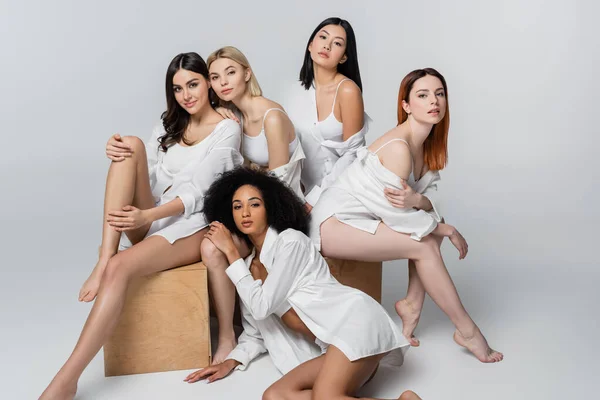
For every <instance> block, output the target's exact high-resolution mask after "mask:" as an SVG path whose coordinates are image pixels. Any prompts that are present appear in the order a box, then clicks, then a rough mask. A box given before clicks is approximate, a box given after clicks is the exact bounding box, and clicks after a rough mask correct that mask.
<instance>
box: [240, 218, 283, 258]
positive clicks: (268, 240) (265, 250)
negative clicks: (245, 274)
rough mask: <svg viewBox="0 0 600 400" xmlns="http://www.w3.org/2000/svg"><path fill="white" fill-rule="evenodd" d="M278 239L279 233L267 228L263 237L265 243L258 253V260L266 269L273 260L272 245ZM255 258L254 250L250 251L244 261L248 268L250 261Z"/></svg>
mask: <svg viewBox="0 0 600 400" xmlns="http://www.w3.org/2000/svg"><path fill="white" fill-rule="evenodd" d="M278 237H279V233H277V231H276V230H275V228H273V227H271V226H269V228H267V234H266V236H265V241H264V242H263V246H262V250H261V252H260V257H259V260H260V262H261V263H262V264H263V265H264V266H265V268H267V269H268V267H267V265H271V261H272V260H273V250H274V249H273V245H274V244H275V241H276V240H277V238H278ZM255 256H256V248H253V249H252V253H251V254H250V255H249V256H248V257H246V259H245V260H244V261H245V262H246V265H247V266H248V268H250V265H251V264H252V260H253V259H254V257H255Z"/></svg>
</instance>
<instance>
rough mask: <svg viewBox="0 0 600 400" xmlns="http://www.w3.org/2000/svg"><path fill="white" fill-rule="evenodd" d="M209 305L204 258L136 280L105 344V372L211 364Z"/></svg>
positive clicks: (125, 372)
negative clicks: (116, 323) (197, 261)
mask: <svg viewBox="0 0 600 400" xmlns="http://www.w3.org/2000/svg"><path fill="white" fill-rule="evenodd" d="M208 309H209V304H208V286H207V271H206V267H205V266H204V264H202V263H196V264H192V265H187V266H183V267H179V268H174V269H171V270H168V271H163V272H159V273H156V274H152V275H150V276H147V277H143V278H139V279H136V280H134V281H133V282H131V284H130V285H129V289H128V292H127V298H126V300H125V306H124V309H123V313H122V315H121V318H120V320H119V323H118V325H117V328H116V329H115V331H114V333H113V335H112V337H111V338H110V339H109V340H108V342H107V343H106V344H105V345H104V373H105V376H115V375H128V374H141V373H148V372H162V371H174V370H182V369H195V368H203V367H206V366H208V365H210V360H211V347H210V346H211V344H210V323H209V311H208Z"/></svg>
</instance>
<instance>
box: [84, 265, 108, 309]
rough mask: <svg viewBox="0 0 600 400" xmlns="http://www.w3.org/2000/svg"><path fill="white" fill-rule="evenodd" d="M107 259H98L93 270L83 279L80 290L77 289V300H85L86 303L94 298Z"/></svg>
mask: <svg viewBox="0 0 600 400" xmlns="http://www.w3.org/2000/svg"><path fill="white" fill-rule="evenodd" d="M108 260H109V259H106V260H104V259H99V260H98V263H97V264H96V266H95V267H94V270H93V271H92V273H91V274H90V276H89V278H87V280H86V281H85V283H84V284H83V286H82V287H81V290H80V291H79V301H85V302H86V303H88V302H90V301H92V300H94V299H95V298H96V295H97V294H98V289H99V288H100V281H101V280H102V274H103V273H104V270H105V269H106V265H107V264H108Z"/></svg>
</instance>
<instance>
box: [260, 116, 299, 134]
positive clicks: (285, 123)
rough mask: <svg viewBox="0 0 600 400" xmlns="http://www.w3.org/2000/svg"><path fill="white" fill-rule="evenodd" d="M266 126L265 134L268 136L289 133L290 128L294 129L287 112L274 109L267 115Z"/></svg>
mask: <svg viewBox="0 0 600 400" xmlns="http://www.w3.org/2000/svg"><path fill="white" fill-rule="evenodd" d="M264 128H265V134H266V135H267V137H268V136H271V135H283V134H288V133H289V132H288V131H289V130H293V125H292V121H290V118H289V117H288V116H287V114H286V113H283V112H281V111H276V110H273V111H270V112H269V113H268V114H267V116H266V117H265V121H264Z"/></svg>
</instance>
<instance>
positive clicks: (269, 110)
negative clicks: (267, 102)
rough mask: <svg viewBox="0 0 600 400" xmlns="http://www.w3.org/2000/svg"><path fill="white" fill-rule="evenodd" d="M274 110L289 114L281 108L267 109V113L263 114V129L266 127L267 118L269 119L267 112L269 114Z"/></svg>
mask: <svg viewBox="0 0 600 400" xmlns="http://www.w3.org/2000/svg"><path fill="white" fill-rule="evenodd" d="M273 110H275V111H281V112H282V113H284V114H285V115H287V113H286V112H285V111H283V110H282V109H281V108H269V109H268V110H267V111H265V115H264V116H263V122H262V129H265V119H267V114H269V112H271V111H273Z"/></svg>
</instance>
